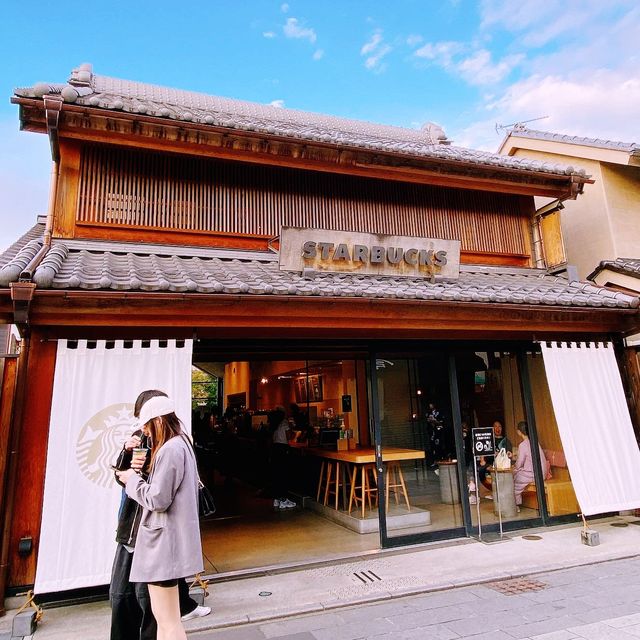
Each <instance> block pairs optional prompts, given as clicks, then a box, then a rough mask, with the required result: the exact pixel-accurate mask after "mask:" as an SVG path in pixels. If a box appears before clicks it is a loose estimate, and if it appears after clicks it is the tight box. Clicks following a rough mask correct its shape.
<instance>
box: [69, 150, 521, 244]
mask: <svg viewBox="0 0 640 640" xmlns="http://www.w3.org/2000/svg"><path fill="white" fill-rule="evenodd" d="M527 203H528V199H527V198H524V197H521V196H515V195H505V194H499V193H489V192H476V191H469V190H462V189H450V188H442V187H432V186H428V185H417V184H405V183H400V182H390V181H389V182H387V181H384V180H378V179H367V178H357V177H351V176H344V175H339V174H330V173H319V172H315V171H304V170H299V169H286V168H278V167H270V166H262V165H253V164H247V163H240V162H227V161H221V160H214V159H207V158H197V157H191V156H178V155H168V154H160V153H154V152H148V151H131V150H126V149H119V148H114V147H100V146H90V147H86V148H85V149H84V150H83V155H82V163H81V180H80V191H79V198H78V211H77V219H78V221H80V222H85V223H102V224H109V225H127V226H134V227H146V228H154V229H178V230H189V231H216V232H222V233H233V234H243V235H260V236H276V235H277V234H278V233H279V231H280V227H281V226H283V225H286V226H297V227H307V228H325V229H337V230H357V231H365V232H369V233H385V234H396V235H413V236H425V237H435V238H452V239H460V240H461V241H462V248H463V249H465V250H468V251H477V252H488V253H492V252H496V253H508V254H521V255H522V254H526V253H527V244H526V241H525V234H526V233H527V230H526V229H527V225H526V221H527V218H528V215H529V213H528V212H527V210H526V206H527Z"/></svg>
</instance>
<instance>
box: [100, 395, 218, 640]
mask: <svg viewBox="0 0 640 640" xmlns="http://www.w3.org/2000/svg"><path fill="white" fill-rule="evenodd" d="M155 396H166V394H165V393H163V392H162V391H146V392H143V393H141V394H140V395H139V396H138V399H137V400H136V403H135V406H134V411H133V413H134V416H135V417H136V418H137V417H138V416H139V414H140V409H141V407H142V405H143V404H144V403H145V402H146V401H147V400H149V399H150V398H153V397H155ZM147 444H148V443H147V440H146V436H145V435H144V434H143V433H142V431H140V430H138V431H134V433H133V434H132V435H131V437H130V438H129V440H127V442H125V444H124V446H123V448H122V451H121V452H120V454H119V455H118V460H117V461H116V464H115V465H114V466H115V467H116V468H117V469H120V470H124V469H128V468H129V467H130V466H131V458H132V451H133V449H134V448H135V447H146V446H147ZM148 462H149V461H148V460H147V462H146V463H145V467H144V468H143V471H142V473H143V474H144V469H146V467H147V465H148ZM116 482H118V484H120V485H121V483H120V482H119V480H118V478H117V477H116ZM121 486H122V485H121ZM141 517H142V508H141V507H140V506H139V505H138V503H137V502H136V501H135V500H131V498H129V497H128V496H127V495H126V494H124V492H123V499H122V502H121V503H120V511H119V512H118V527H117V530H116V542H117V543H118V546H117V548H116V555H115V557H114V560H113V569H112V572H111V583H110V585H109V602H110V603H111V636H110V638H111V640H156V636H157V624H156V620H155V618H154V617H153V613H152V611H151V600H150V598H149V589H148V588H147V585H146V583H144V582H130V581H129V575H130V573H131V563H132V561H133V552H134V547H135V544H136V537H137V534H138V527H139V526H140V518H141ZM178 595H179V598H180V614H181V616H182V619H183V620H191V619H192V618H198V617H201V616H206V615H208V614H209V613H211V608H210V607H202V606H199V605H198V603H197V602H196V601H195V600H193V599H192V598H191V597H190V596H189V585H188V584H187V583H186V581H185V580H178Z"/></svg>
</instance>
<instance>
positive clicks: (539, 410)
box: [193, 343, 578, 573]
mask: <svg viewBox="0 0 640 640" xmlns="http://www.w3.org/2000/svg"><path fill="white" fill-rule="evenodd" d="M425 344H427V343H422V344H421V345H400V346H398V345H392V346H390V345H381V344H380V345H378V344H366V345H356V346H354V345H348V346H344V345H335V344H333V345H324V346H322V345H314V348H309V347H306V346H305V347H302V346H300V345H298V346H295V345H289V346H288V347H287V348H284V349H283V348H282V347H278V348H276V347H275V345H270V344H266V343H262V344H255V345H247V344H244V345H243V346H242V348H238V346H237V345H232V344H229V345H224V346H221V345H219V344H216V345H213V344H206V343H204V344H200V345H199V347H198V349H196V350H195V351H194V366H195V367H196V368H197V369H198V370H200V371H204V372H208V373H209V375H211V376H213V378H215V380H216V381H217V385H218V386H217V399H216V403H217V404H216V405H215V406H211V405H203V404H202V399H203V398H202V396H201V397H197V393H199V391H196V389H200V390H201V386H198V385H202V382H200V383H194V404H193V407H194V414H193V428H194V436H195V440H196V444H197V447H198V452H199V457H200V466H201V472H202V475H203V476H204V479H205V481H206V482H207V484H209V486H210V487H211V488H212V489H213V491H214V495H215V497H216V501H217V504H218V512H217V514H216V516H215V517H214V518H213V519H211V520H210V521H207V522H205V523H203V542H204V551H205V555H206V556H207V559H208V566H207V571H209V572H211V573H220V572H223V573H227V572H236V571H247V570H251V569H257V568H265V567H273V566H282V565H292V564H305V563H309V562H317V561H322V560H328V559H335V558H338V557H345V556H353V555H358V554H361V553H364V552H371V551H374V550H376V549H379V548H385V547H394V546H400V545H406V544H415V543H420V542H429V541H434V540H440V539H446V538H455V537H462V536H465V535H476V534H477V533H478V524H479V522H480V524H481V527H482V531H483V532H484V533H492V532H493V533H495V532H496V531H497V530H498V528H499V527H502V528H503V530H505V531H508V530H510V529H511V530H512V529H517V528H523V527H527V526H537V525H540V524H543V523H546V522H548V521H549V520H550V519H554V518H557V517H563V516H567V515H568V514H573V513H575V512H577V510H578V508H577V503H576V502H575V496H573V491H572V487H571V481H570V478H569V474H568V470H567V469H566V465H564V468H563V465H562V460H563V455H562V447H561V444H560V441H559V437H558V433H557V427H556V426H555V419H554V417H553V411H552V409H551V406H550V402H549V397H548V389H547V387H546V376H545V373H544V366H543V365H542V359H541V358H540V357H539V356H537V355H536V353H535V350H534V349H533V346H532V345H512V346H510V348H509V350H505V346H504V345H501V347H500V348H496V347H495V346H494V345H491V348H488V347H489V345H484V348H483V349H481V348H480V345H472V346H467V345H463V344H453V343H448V344H439V345H435V344H434V345H433V346H432V347H431V348H425ZM198 403H200V405H199V404H198ZM277 410H283V411H284V413H283V414H281V415H280V416H279V417H277V421H279V422H281V421H282V420H283V419H284V420H286V423H287V424H286V425H285V427H284V428H283V429H284V431H286V434H287V436H286V439H287V441H288V446H287V448H286V458H285V459H284V463H283V458H282V457H278V456H274V438H275V436H274V432H275V431H276V430H277V428H278V425H277V424H274V422H273V419H274V415H275V413H274V412H275V411H277ZM283 416H284V417H283ZM523 423H524V424H525V426H524V427H523V426H522V425H523ZM536 426H537V427H538V428H536ZM476 427H490V428H492V429H493V432H494V437H495V441H496V445H497V447H498V449H500V448H503V449H504V450H505V455H508V456H509V458H510V459H511V460H512V469H508V470H503V471H498V470H497V469H496V468H495V466H494V460H493V457H489V456H487V457H484V458H480V457H478V458H476V459H475V464H474V457H473V452H472V450H471V436H472V430H473V429H474V428H476ZM523 432H526V433H523ZM535 445H539V446H538V447H536V446H535ZM519 451H520V452H521V454H522V456H521V460H524V458H525V455H524V453H523V452H525V451H526V452H527V456H528V462H527V467H526V468H525V469H523V470H521V471H515V469H516V468H517V465H518V463H517V459H518V452H519ZM536 452H537V453H536ZM283 464H284V465H285V468H283V466H282V465H283ZM550 472H552V473H550ZM527 474H528V475H527ZM552 477H553V478H555V480H553V479H552ZM523 478H524V480H529V481H527V482H525V481H524V480H523ZM283 483H284V486H285V489H286V492H287V496H288V500H289V501H290V502H294V503H295V506H294V507H291V506H282V496H281V495H280V493H282V488H281V487H282V484H283ZM554 485H555V486H554ZM538 487H540V488H541V490H539V489H538ZM279 492H280V493H279ZM550 495H551V496H552V499H551V502H552V503H553V504H552V505H551V504H550V501H549V496H550ZM572 496H573V497H572ZM554 498H559V500H558V499H555V500H554Z"/></svg>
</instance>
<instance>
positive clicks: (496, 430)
mask: <svg viewBox="0 0 640 640" xmlns="http://www.w3.org/2000/svg"><path fill="white" fill-rule="evenodd" d="M492 426H493V438H494V443H495V450H496V452H499V451H500V449H504V450H505V451H506V452H507V456H508V457H509V459H511V458H512V457H513V445H512V444H511V440H509V438H508V437H507V436H506V435H505V433H504V427H503V426H502V422H501V421H500V420H494V422H493V425H492ZM493 461H494V456H482V457H481V458H479V459H478V478H479V480H480V483H481V484H482V485H483V486H484V487H485V488H486V489H488V490H489V491H491V483H490V482H489V478H488V474H489V470H490V468H491V467H492V466H493Z"/></svg>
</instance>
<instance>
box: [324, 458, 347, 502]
mask: <svg viewBox="0 0 640 640" xmlns="http://www.w3.org/2000/svg"><path fill="white" fill-rule="evenodd" d="M334 465H335V472H334V469H333V468H334ZM342 486H343V481H342V475H341V474H340V462H339V461H338V460H335V461H334V460H327V475H326V482H325V488H324V501H323V504H324V506H325V507H326V506H327V503H328V502H329V496H333V495H335V510H336V511H337V510H338V501H339V500H340V488H341V487H342Z"/></svg>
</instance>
